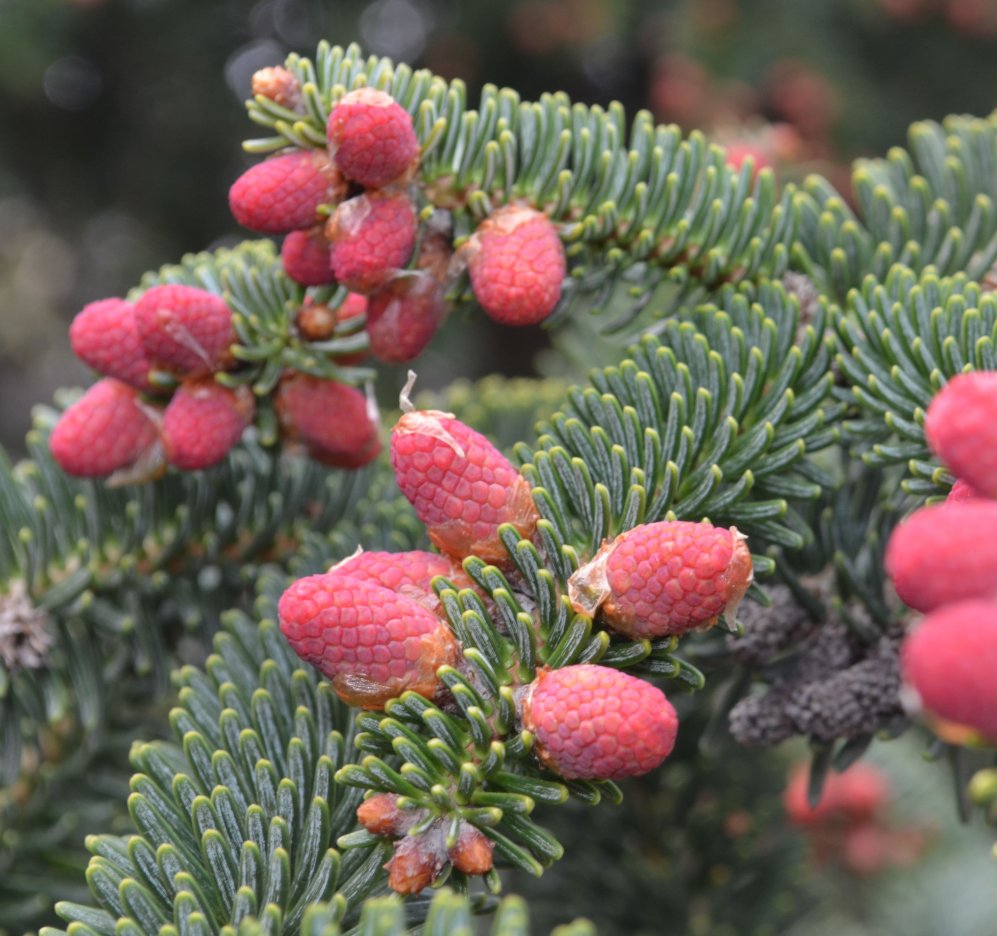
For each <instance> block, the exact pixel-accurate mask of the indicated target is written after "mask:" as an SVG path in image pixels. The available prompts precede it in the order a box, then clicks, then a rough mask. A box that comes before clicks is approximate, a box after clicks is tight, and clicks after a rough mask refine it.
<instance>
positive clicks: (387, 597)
mask: <svg viewBox="0 0 997 936" xmlns="http://www.w3.org/2000/svg"><path fill="white" fill-rule="evenodd" d="M278 616H279V618H280V629H281V631H282V632H283V634H284V636H285V637H286V638H287V640H288V642H289V643H290V645H291V647H292V649H293V650H294V652H295V653H297V654H298V656H300V657H301V658H302V659H303V660H304V661H305V662H307V663H311V664H312V665H313V666H314V667H315V668H316V669H317V670H319V672H321V673H322V674H323V675H324V676H326V677H327V678H328V679H330V680H331V681H332V685H333V688H334V689H335V690H336V693H337V695H339V697H340V698H341V699H342V700H343V701H344V702H347V703H348V704H350V705H355V706H358V707H360V708H365V709H380V708H383V707H384V704H385V703H386V702H387V701H388V700H389V699H394V698H397V697H398V696H400V695H401V694H402V693H403V692H406V691H409V690H411V691H412V692H417V693H419V694H420V695H422V696H425V697H426V698H428V699H432V698H434V697H435V696H436V694H437V692H438V691H439V690H440V688H441V683H440V681H439V680H438V679H437V677H436V670H437V669H438V668H439V667H441V666H443V665H446V664H450V665H452V664H453V663H455V662H456V661H457V658H458V655H459V651H460V648H459V644H458V643H457V640H456V638H455V637H454V636H453V634H452V632H451V631H450V628H449V627H448V626H447V624H446V623H445V622H444V621H442V620H441V619H440V618H438V617H437V616H436V615H435V614H433V613H432V612H431V611H428V610H426V609H425V608H424V607H422V606H421V605H419V604H417V603H416V602H414V601H412V600H411V599H409V598H406V597H405V596H404V595H400V594H396V593H395V592H393V591H390V590H388V589H387V588H383V587H382V586H380V585H374V584H372V583H371V582H365V581H361V580H359V579H354V578H351V577H350V576H349V575H343V574H339V575H337V574H326V575H311V576H308V577H307V578H303V579H298V581H296V582H295V583H294V584H293V585H291V587H290V588H288V589H287V591H285V592H284V594H283V595H282V596H281V599H280V604H279V605H278Z"/></svg>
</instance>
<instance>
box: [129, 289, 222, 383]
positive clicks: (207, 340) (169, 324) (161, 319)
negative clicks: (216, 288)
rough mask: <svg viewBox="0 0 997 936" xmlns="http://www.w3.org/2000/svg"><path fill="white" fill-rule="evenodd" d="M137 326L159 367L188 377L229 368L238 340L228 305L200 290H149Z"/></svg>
mask: <svg viewBox="0 0 997 936" xmlns="http://www.w3.org/2000/svg"><path fill="white" fill-rule="evenodd" d="M135 324H136V326H137V327H138V334H139V337H140V338H141V339H142V344H143V346H144V347H145V351H146V354H147V355H148V356H149V358H150V360H151V361H152V362H153V364H155V366H157V367H160V368H162V369H163V370H167V371H173V372H175V373H179V374H184V375H188V376H196V375H200V374H210V373H213V372H214V371H218V370H223V369H224V368H225V367H226V366H228V363H229V348H230V347H231V346H232V345H233V344H234V343H235V340H236V339H235V331H234V329H233V328H232V313H231V311H230V310H229V307H228V306H227V305H226V304H225V301H224V300H223V299H222V298H221V296H216V295H215V294H214V293H210V292H208V291H207V290H205V289H199V288H198V287H196V286H183V285H175V284H167V285H162V286H153V287H152V288H151V289H148V290H146V291H145V292H144V293H143V294H142V295H141V296H140V297H139V298H138V300H137V301H136V303H135Z"/></svg>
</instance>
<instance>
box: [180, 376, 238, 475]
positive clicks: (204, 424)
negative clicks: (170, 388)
mask: <svg viewBox="0 0 997 936" xmlns="http://www.w3.org/2000/svg"><path fill="white" fill-rule="evenodd" d="M252 418H253V395H252V393H251V392H250V390H249V388H248V387H240V388H239V389H238V390H230V389H229V388H227V387H223V386H221V385H220V384H218V383H216V382H215V381H214V379H213V378H211V377H202V378H198V379H196V380H189V381H185V382H184V383H183V384H182V385H181V386H180V387H179V388H178V389H177V392H176V393H174V394H173V398H172V399H171V400H170V402H169V404H168V405H167V407H166V412H165V413H164V414H163V425H162V429H161V432H162V438H163V448H164V449H165V451H166V459H167V461H169V463H170V464H171V465H174V466H175V467H177V468H179V469H181V470H182V471H196V470H198V469H200V468H209V467H211V466H212V465H217V464H218V463H219V462H220V461H222V460H223V459H224V458H225V456H226V455H228V453H229V451H230V450H231V449H232V447H233V446H234V445H235V444H236V443H237V442H238V441H239V439H241V438H242V433H243V431H244V430H245V428H246V426H248V425H249V423H250V422H251V421H252Z"/></svg>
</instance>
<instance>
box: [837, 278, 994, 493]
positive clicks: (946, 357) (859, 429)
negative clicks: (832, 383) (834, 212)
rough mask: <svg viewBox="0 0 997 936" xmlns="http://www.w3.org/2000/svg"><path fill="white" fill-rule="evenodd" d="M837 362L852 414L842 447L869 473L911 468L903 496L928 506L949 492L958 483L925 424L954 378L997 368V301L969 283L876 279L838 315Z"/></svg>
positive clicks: (853, 294) (839, 392)
mask: <svg viewBox="0 0 997 936" xmlns="http://www.w3.org/2000/svg"><path fill="white" fill-rule="evenodd" d="M834 324H835V330H836V333H837V340H838V347H839V353H838V355H837V363H838V366H839V367H840V368H841V371H842V373H843V375H844V376H845V377H846V378H847V380H848V381H849V383H850V386H847V387H841V388H836V391H835V393H836V396H837V397H838V398H839V399H840V400H841V401H842V402H846V403H849V404H851V405H852V407H853V410H852V412H851V413H849V417H850V418H848V419H846V420H845V421H844V422H843V423H842V435H843V439H844V440H845V441H846V442H847V443H848V444H849V445H850V446H851V447H852V449H853V450H855V451H859V452H861V453H862V456H863V458H864V459H865V461H866V462H867V463H868V464H869V465H894V464H901V465H906V469H907V470H906V477H905V479H904V480H903V488H904V490H905V491H907V492H908V493H911V494H916V495H917V496H918V497H920V498H927V497H931V496H938V495H942V494H944V493H946V492H947V491H948V489H949V488H950V487H951V484H952V481H953V479H952V477H951V475H950V474H949V473H948V472H947V471H946V470H945V468H944V466H942V465H941V463H940V462H939V460H938V459H937V458H936V457H935V456H934V455H933V454H932V453H931V452H930V450H929V449H928V447H927V444H926V443H925V440H924V416H925V411H926V410H927V407H928V404H929V403H930V401H931V398H932V397H933V396H934V395H935V394H936V393H937V392H938V390H939V389H940V388H941V387H942V385H943V384H944V383H945V382H946V381H947V379H948V378H951V377H953V376H955V375H956V374H959V373H963V372H965V371H971V370H995V369H997V299H995V297H994V294H993V293H989V292H985V291H984V290H982V289H981V287H980V286H979V285H978V284H977V283H974V282H972V281H971V280H970V279H969V278H968V277H967V276H966V275H965V274H958V275H956V276H952V277H940V276H939V275H938V274H937V273H936V272H935V271H934V270H933V269H930V268H929V269H927V270H925V271H924V272H922V273H921V274H917V273H915V272H914V271H912V270H910V269H908V268H907V267H901V266H897V267H894V268H893V269H892V270H891V271H890V274H889V276H888V277H887V278H886V280H885V281H884V282H882V283H880V282H877V281H876V280H874V279H873V278H871V277H870V278H868V279H867V280H866V281H865V283H864V284H863V286H862V289H861V290H853V291H852V292H851V293H850V294H849V297H848V302H847V304H846V305H845V306H844V307H843V308H838V309H836V310H835V313H834Z"/></svg>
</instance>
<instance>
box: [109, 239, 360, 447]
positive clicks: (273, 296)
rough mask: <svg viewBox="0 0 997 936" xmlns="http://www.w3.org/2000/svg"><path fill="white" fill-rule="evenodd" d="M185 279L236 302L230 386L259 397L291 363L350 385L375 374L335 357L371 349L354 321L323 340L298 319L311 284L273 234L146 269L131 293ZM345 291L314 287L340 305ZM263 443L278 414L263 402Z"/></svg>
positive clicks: (225, 376)
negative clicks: (297, 275)
mask: <svg viewBox="0 0 997 936" xmlns="http://www.w3.org/2000/svg"><path fill="white" fill-rule="evenodd" d="M168 283H179V284H183V285H186V286H196V287H198V288H199V289H206V290H207V291H208V292H211V293H214V294H215V295H217V296H220V297H221V298H222V299H224V300H225V303H226V305H228V306H229V308H230V309H231V310H232V325H233V328H234V329H235V334H236V338H237V341H236V343H235V344H234V345H233V346H232V354H233V356H234V357H235V359H236V361H237V362H238V365H237V367H236V369H235V370H234V371H230V372H224V373H220V374H219V375H217V379H218V380H219V382H220V383H222V384H224V385H226V386H237V385H241V384H247V385H250V386H251V387H252V389H253V392H254V394H255V395H256V396H257V397H260V398H265V397H268V396H269V395H270V394H271V393H272V391H273V389H274V387H275V386H276V384H277V381H278V379H279V378H280V376H281V375H282V374H283V373H284V371H285V370H294V371H297V372H299V373H304V374H311V375H313V376H315V377H321V378H323V379H326V380H338V381H341V382H343V383H348V384H351V385H354V386H355V385H358V384H362V383H363V382H364V381H368V380H371V379H373V377H374V371H373V370H372V369H371V368H369V367H356V366H346V365H343V364H337V363H336V358H337V357H345V356H348V355H355V354H357V353H358V352H363V351H365V350H366V349H367V338H366V335H365V334H364V333H363V332H360V333H359V334H358V333H356V330H355V329H354V328H352V327H348V326H345V325H343V326H341V327H338V328H337V329H336V331H335V332H334V333H333V335H332V336H331V337H330V338H328V339H325V340H323V341H321V342H316V341H308V340H307V339H306V338H305V337H304V336H302V335H301V334H300V333H299V331H298V329H297V328H296V326H295V319H296V316H297V314H298V312H299V311H300V309H301V306H302V304H303V303H304V301H305V292H306V291H305V288H304V287H303V286H300V285H299V284H298V283H295V282H294V280H292V279H291V278H290V277H288V276H287V274H286V273H285V272H284V266H283V263H282V262H281V259H280V255H279V253H278V252H277V250H276V248H275V247H274V244H273V242H272V241H268V240H259V241H244V242H243V243H241V244H239V245H238V246H237V247H234V248H225V247H222V248H219V249H218V250H215V251H212V252H204V253H197V254H188V255H186V256H185V257H183V258H182V259H181V261H180V262H179V263H176V264H169V265H167V266H164V267H161V268H160V269H159V270H157V271H154V272H150V273H146V274H145V276H143V277H142V279H141V282H140V283H139V285H138V286H137V287H135V289H133V290H131V292H130V293H129V294H128V298H129V299H130V300H132V301H134V300H135V299H137V298H138V297H139V296H140V295H141V294H142V293H143V292H145V291H146V290H147V289H150V288H151V287H153V286H158V285H163V284H168ZM345 296H346V290H345V289H343V288H342V287H322V288H321V289H320V290H314V289H313V290H311V293H310V298H311V299H312V300H313V301H315V302H324V303H329V304H330V305H331V306H332V307H333V308H335V307H337V306H338V305H339V304H340V303H341V302H342V300H343V299H344V298H345ZM161 379H162V378H161ZM257 422H258V424H259V425H260V426H261V439H262V442H263V444H264V445H274V444H275V443H276V441H277V426H276V419H275V418H274V415H273V413H272V412H271V411H268V410H265V411H264V413H263V414H261V415H260V416H258V417H257Z"/></svg>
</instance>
